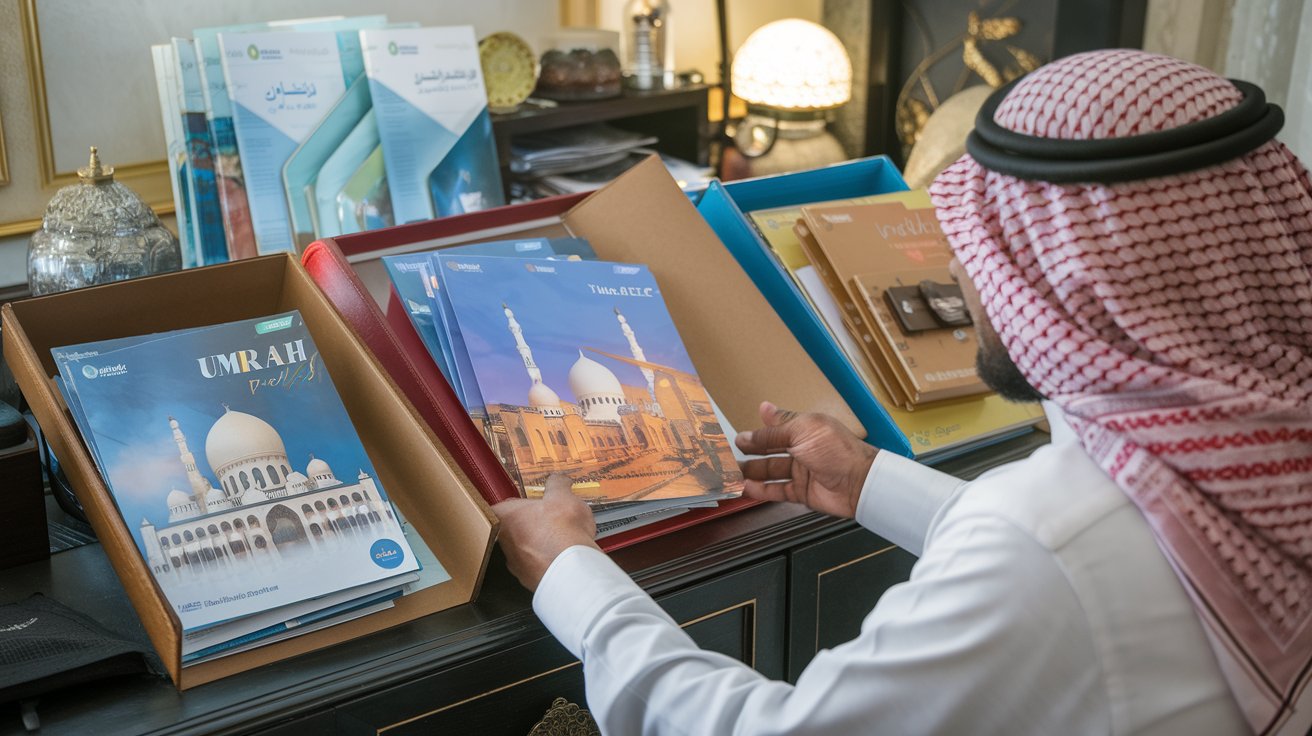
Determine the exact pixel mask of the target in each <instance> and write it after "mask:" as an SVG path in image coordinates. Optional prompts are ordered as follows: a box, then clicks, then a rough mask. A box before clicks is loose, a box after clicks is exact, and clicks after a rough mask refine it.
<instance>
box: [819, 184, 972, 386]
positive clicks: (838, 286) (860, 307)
mask: <svg viewBox="0 0 1312 736" xmlns="http://www.w3.org/2000/svg"><path fill="white" fill-rule="evenodd" d="M797 233H798V236H799V240H800V242H801V243H802V247H803V248H804V249H805V250H806V251H807V254H808V255H809V256H810V257H811V259H812V262H813V263H814V264H815V266H816V269H817V270H818V271H819V272H820V274H821V276H822V278H823V279H824V282H825V285H826V286H827V287H828V288H829V290H830V291H831V292H832V293H833V295H834V299H835V301H837V302H838V303H839V305H840V307H841V309H842V312H843V320H844V323H845V325H846V326H847V328H848V329H849V330H850V331H851V333H852V335H853V336H854V337H855V338H856V340H857V342H858V343H859V344H860V345H861V347H862V349H863V350H864V351H865V354H866V358H867V359H868V361H869V362H870V364H871V367H872V368H873V369H874V372H875V373H876V374H877V375H879V377H880V380H881V383H882V384H883V385H884V387H885V388H886V389H887V390H888V392H889V394H890V395H891V396H892V398H893V400H894V402H895V403H896V404H898V405H899V406H901V407H903V408H908V409H910V408H914V407H916V406H919V405H922V404H925V403H928V402H931V401H940V400H943V399H949V398H955V397H960V396H971V395H975V394H981V393H985V392H986V391H987V390H988V389H987V387H985V386H984V384H983V383H982V382H981V381H980V380H979V377H978V376H977V375H976V373H975V351H976V342H975V330H974V327H973V326H969V325H962V324H960V319H954V318H957V317H959V314H958V313H957V312H953V311H952V309H951V307H952V306H959V304H958V302H957V301H955V300H951V299H944V298H943V295H944V294H945V293H947V294H949V296H950V292H951V286H952V283H953V282H952V278H951V276H950V275H949V274H948V263H949V262H950V261H951V259H952V253H951V251H950V250H949V248H948V245H947V241H946V240H945V239H944V238H943V234H942V231H941V230H940V229H939V224H938V219H937V218H936V217H935V215H934V210H933V208H930V207H910V208H908V207H907V206H906V205H905V204H903V203H901V202H890V203H881V204H851V205H847V204H842V205H829V206H820V207H803V208H802V219H801V220H799V222H798V226H797ZM922 282H925V287H924V289H920V286H921V283H922ZM894 289H896V290H897V291H896V292H894V293H895V295H897V296H900V297H901V299H900V301H895V302H893V303H890V302H889V301H887V297H886V295H885V292H887V291H889V290H894ZM920 291H924V292H925V294H927V295H928V296H927V297H926V296H923V295H922V298H921V301H920V302H918V303H915V304H913V303H912V302H913V301H914V300H913V299H912V298H911V297H912V294H913V292H920ZM895 299H896V297H895ZM931 301H932V302H933V303H934V306H935V307H937V310H935V309H931V308H930V302H931ZM894 304H897V305H898V306H899V307H905V308H907V309H909V310H910V312H911V313H909V314H904V315H902V316H903V317H904V319H899V317H898V315H897V314H896V313H895V312H894V311H893V308H892V307H893V306H894ZM927 320H928V321H927ZM930 321H932V322H933V323H934V324H935V325H936V326H935V327H930Z"/></svg>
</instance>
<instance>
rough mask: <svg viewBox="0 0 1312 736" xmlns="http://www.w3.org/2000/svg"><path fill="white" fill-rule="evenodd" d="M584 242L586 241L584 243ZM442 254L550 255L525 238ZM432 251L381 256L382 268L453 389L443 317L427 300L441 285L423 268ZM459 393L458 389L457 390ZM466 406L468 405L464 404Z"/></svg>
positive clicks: (546, 244) (546, 245)
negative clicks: (385, 270)
mask: <svg viewBox="0 0 1312 736" xmlns="http://www.w3.org/2000/svg"><path fill="white" fill-rule="evenodd" d="M584 242H587V241H584ZM442 252H444V253H465V254H470V255H486V256H520V257H524V258H546V257H547V256H549V255H552V253H553V251H552V250H551V241H549V240H548V239H546V238H525V239H521V240H499V241H493V242H488V243H472V244H470V245H458V246H453V247H451V248H446V249H444V250H443V251H442ZM431 253H432V252H431V251H421V252H418V253H406V254H403V255H397V256H383V266H384V267H385V268H386V269H387V275H388V276H389V277H390V278H391V279H392V288H393V289H394V290H395V291H396V295H397V297H399V298H400V301H401V304H402V305H403V306H404V307H405V310H406V314H407V315H408V316H409V317H410V323H411V324H413V325H414V328H415V332H417V333H419V339H420V340H422V341H423V343H424V347H426V348H428V352H429V354H430V355H432V356H433V362H435V363H437V367H438V368H439V369H441V371H442V375H444V376H446V379H447V381H448V382H450V383H451V385H452V386H453V387H454V386H456V383H455V380H454V374H453V371H452V368H451V366H452V363H451V348H450V345H449V344H447V342H446V340H445V335H443V334H441V333H442V329H443V325H442V317H441V315H439V314H438V313H436V312H435V311H434V308H433V306H434V305H433V303H432V302H431V301H430V300H431V299H434V298H435V297H436V294H435V289H437V288H440V284H439V283H438V282H437V280H436V279H435V278H430V276H431V273H432V272H431V271H428V270H427V269H426V267H427V265H428V259H429V256H430V255H431ZM457 393H459V389H457ZM466 406H468V405H466Z"/></svg>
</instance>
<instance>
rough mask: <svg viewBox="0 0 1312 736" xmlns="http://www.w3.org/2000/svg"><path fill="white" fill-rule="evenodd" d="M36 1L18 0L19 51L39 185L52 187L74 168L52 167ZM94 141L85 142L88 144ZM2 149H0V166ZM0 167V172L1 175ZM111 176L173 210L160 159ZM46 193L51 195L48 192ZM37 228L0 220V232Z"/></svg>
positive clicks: (72, 177)
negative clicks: (20, 47)
mask: <svg viewBox="0 0 1312 736" xmlns="http://www.w3.org/2000/svg"><path fill="white" fill-rule="evenodd" d="M36 5H37V0H20V2H19V6H18V12H19V19H20V23H21V25H22V26H23V53H24V61H25V62H26V66H27V84H28V90H29V92H30V95H31V98H32V118H33V120H32V122H33V125H34V128H35V130H36V152H37V169H38V171H39V173H40V175H41V188H42V189H53V188H56V187H62V186H66V185H68V184H73V183H75V182H76V181H77V172H76V171H63V172H61V171H56V170H55V145H54V134H53V133H52V131H51V129H50V108H49V104H48V101H47V96H46V74H45V65H44V62H43V61H42V57H41V27H40V24H39V22H38V20H37V13H36ZM90 143H95V141H89V142H88V144H90ZM2 165H3V150H0V166H2ZM4 173H5V172H4V171H3V170H0V174H4ZM114 174H115V178H116V179H117V180H118V181H120V182H122V183H124V184H125V185H127V186H128V187H130V188H131V189H133V190H134V191H136V192H137V193H138V194H140V195H141V198H142V199H143V200H145V202H146V203H147V204H149V205H150V207H151V208H152V209H153V210H155V213H156V214H160V215H165V214H168V213H170V212H173V209H174V207H173V190H172V185H171V183H170V182H169V166H168V162H167V161H166V160H164V159H162V158H161V159H160V160H158V161H146V162H141V163H131V164H123V165H120V164H117V163H116V164H115V166H114ZM50 194H53V192H51V193H50ZM39 227H41V220H40V219H39V218H38V219H28V220H19V221H14V222H3V223H0V234H8V235H21V234H24V233H30V232H33V231H35V230H36V229H37V228H39Z"/></svg>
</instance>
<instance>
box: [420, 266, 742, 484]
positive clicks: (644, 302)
mask: <svg viewBox="0 0 1312 736" xmlns="http://www.w3.org/2000/svg"><path fill="white" fill-rule="evenodd" d="M435 259H436V261H437V262H438V264H439V267H440V270H441V273H442V282H443V287H444V288H443V290H442V291H443V293H445V294H447V295H448V297H449V299H450V301H451V305H452V308H453V311H454V314H455V317H456V319H457V321H458V322H459V323H460V329H461V333H462V334H463V336H464V343H465V346H466V348H467V350H468V353H469V358H470V361H471V363H472V365H473V369H474V372H475V373H476V374H477V377H478V385H479V388H480V390H481V392H482V395H483V398H484V400H485V401H486V404H485V406H486V414H487V421H488V424H489V427H490V432H489V434H490V435H491V437H493V438H494V441H493V449H494V451H496V452H497V454H498V456H499V457H501V459H502V462H503V463H505V464H506V465H507V468H508V469H510V470H511V476H512V477H519V478H521V479H522V489H523V491H524V492H525V495H529V496H532V495H535V494H537V493H540V491H541V489H542V487H543V484H544V483H545V480H546V477H547V475H549V474H551V473H553V472H562V473H565V474H567V475H569V476H570V477H571V478H573V479H574V481H575V488H574V492H575V493H576V494H578V495H579V496H581V497H583V498H584V499H585V500H587V501H588V502H589V503H592V504H606V503H612V502H618V501H637V500H649V501H650V500H656V499H670V498H703V497H715V498H719V497H723V494H726V493H727V494H733V493H736V492H740V491H741V489H742V475H741V473H739V471H738V466H737V463H736V462H735V460H734V458H733V453H732V451H731V449H730V448H729V443H728V441H727V439H726V437H725V434H724V430H723V428H722V427H721V425H720V423H719V421H718V420H717V419H716V415H715V411H714V409H713V407H712V404H711V398H710V396H709V395H708V394H707V392H706V389H705V388H704V387H703V386H702V383H701V380H700V379H699V378H698V377H697V373H696V369H695V368H694V367H693V365H692V361H691V359H689V357H688V353H687V351H686V350H685V349H684V347H683V342H682V340H680V338H679V334H678V332H677V330H676V329H675V327H674V322H673V321H672V320H671V319H670V315H669V312H668V311H667V310H666V308H665V303H664V301H663V300H662V299H661V292H660V288H659V286H658V285H657V283H656V280H655V278H653V277H652V274H651V272H650V271H649V270H648V269H647V267H646V266H639V265H630V264H622V263H607V262H601V261H541V260H529V259H520V258H492V257H486V256H463V255H445V254H440V255H437V256H436V257H435ZM515 471H517V473H516V472H515Z"/></svg>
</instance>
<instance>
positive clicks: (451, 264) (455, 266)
mask: <svg viewBox="0 0 1312 736" xmlns="http://www.w3.org/2000/svg"><path fill="white" fill-rule="evenodd" d="M446 267H447V268H449V269H451V270H452V271H458V272H460V273H483V266H482V264H479V263H457V262H455V261H447V262H446Z"/></svg>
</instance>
